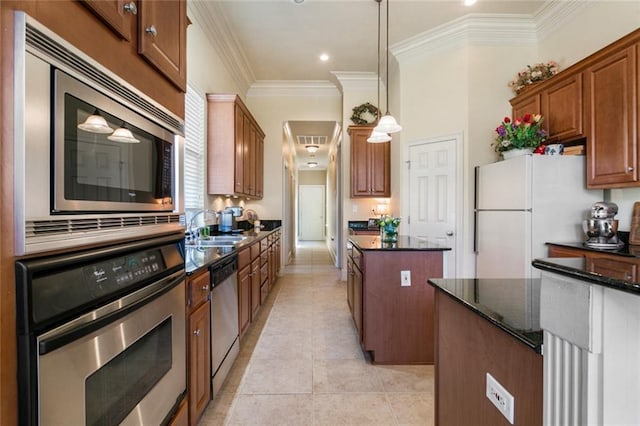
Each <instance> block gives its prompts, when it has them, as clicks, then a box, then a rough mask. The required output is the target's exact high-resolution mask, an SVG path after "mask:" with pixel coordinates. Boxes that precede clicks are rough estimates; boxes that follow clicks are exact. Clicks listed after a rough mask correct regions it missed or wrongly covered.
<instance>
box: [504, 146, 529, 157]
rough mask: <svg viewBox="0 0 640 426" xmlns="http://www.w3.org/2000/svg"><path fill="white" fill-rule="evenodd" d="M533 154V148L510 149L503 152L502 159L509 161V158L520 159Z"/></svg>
mask: <svg viewBox="0 0 640 426" xmlns="http://www.w3.org/2000/svg"><path fill="white" fill-rule="evenodd" d="M532 153H533V148H520V149H510V150H509V151H502V158H504V159H505V160H508V159H509V158H513V157H519V156H521V155H531V154H532Z"/></svg>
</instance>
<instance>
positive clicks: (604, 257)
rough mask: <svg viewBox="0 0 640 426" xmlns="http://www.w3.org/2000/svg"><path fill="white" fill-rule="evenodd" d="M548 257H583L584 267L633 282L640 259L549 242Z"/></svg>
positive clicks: (636, 276)
mask: <svg viewBox="0 0 640 426" xmlns="http://www.w3.org/2000/svg"><path fill="white" fill-rule="evenodd" d="M548 254H549V257H584V258H585V268H586V269H587V271H589V272H594V273H597V274H600V275H604V276H607V277H611V278H615V279H620V280H627V281H633V282H635V281H636V279H637V278H638V268H639V267H640V259H637V258H635V257H626V256H619V255H616V254H611V253H603V252H598V251H593V250H583V249H579V248H572V247H563V246H557V245H553V244H550V245H549V247H548Z"/></svg>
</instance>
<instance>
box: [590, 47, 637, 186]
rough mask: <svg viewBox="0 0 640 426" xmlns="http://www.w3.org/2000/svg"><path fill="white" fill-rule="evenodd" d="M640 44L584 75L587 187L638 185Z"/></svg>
mask: <svg viewBox="0 0 640 426" xmlns="http://www.w3.org/2000/svg"><path fill="white" fill-rule="evenodd" d="M637 50H638V45H637V44H636V45H633V46H630V47H628V48H626V49H624V50H621V51H619V52H616V53H614V54H611V55H607V56H606V57H604V58H602V59H601V60H599V61H597V62H595V63H593V64H592V65H590V66H589V67H588V68H587V69H586V70H585V72H584V79H585V98H586V99H585V104H586V111H587V114H586V123H587V153H588V155H589V158H588V161H587V187H589V188H607V187H612V186H618V187H621V186H637V185H638V152H637V151H638V93H639V91H638V75H639V74H638V69H637V67H638V63H637V57H638V53H637Z"/></svg>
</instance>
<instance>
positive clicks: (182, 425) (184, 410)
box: [169, 398, 189, 426]
mask: <svg viewBox="0 0 640 426" xmlns="http://www.w3.org/2000/svg"><path fill="white" fill-rule="evenodd" d="M169 426H189V401H188V398H185V399H184V400H182V402H181V403H180V406H179V407H178V410H177V411H176V412H175V414H174V415H173V417H172V418H171V420H170V421H169Z"/></svg>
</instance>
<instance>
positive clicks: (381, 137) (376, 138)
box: [367, 129, 391, 143]
mask: <svg viewBox="0 0 640 426" xmlns="http://www.w3.org/2000/svg"><path fill="white" fill-rule="evenodd" d="M390 140H391V136H389V135H388V134H386V133H381V132H377V131H376V129H373V131H372V132H371V136H369V137H368V138H367V142H369V143H383V142H389V141H390Z"/></svg>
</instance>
